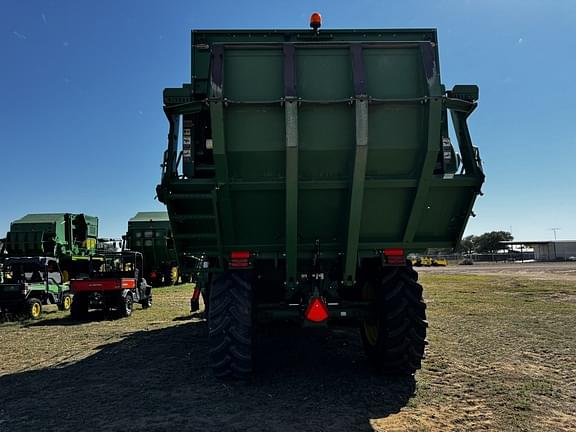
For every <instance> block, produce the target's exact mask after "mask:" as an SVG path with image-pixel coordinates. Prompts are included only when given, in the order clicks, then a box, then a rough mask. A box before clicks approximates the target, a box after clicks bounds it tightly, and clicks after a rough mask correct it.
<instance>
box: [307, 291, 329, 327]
mask: <svg viewBox="0 0 576 432" xmlns="http://www.w3.org/2000/svg"><path fill="white" fill-rule="evenodd" d="M304 316H305V317H306V319H307V320H309V321H312V322H322V321H326V319H328V307H327V306H326V303H324V302H323V301H322V300H321V299H320V298H319V297H314V299H313V300H312V301H311V302H310V304H309V305H308V307H307V308H306V312H305V313H304Z"/></svg>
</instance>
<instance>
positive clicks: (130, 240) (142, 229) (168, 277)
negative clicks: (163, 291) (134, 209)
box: [126, 211, 180, 286]
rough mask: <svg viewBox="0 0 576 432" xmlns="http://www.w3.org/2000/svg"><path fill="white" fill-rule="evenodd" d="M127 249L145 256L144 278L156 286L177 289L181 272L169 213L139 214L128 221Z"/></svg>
mask: <svg viewBox="0 0 576 432" xmlns="http://www.w3.org/2000/svg"><path fill="white" fill-rule="evenodd" d="M126 247H127V248H128V249H129V250H133V251H138V252H140V253H142V255H144V277H145V278H146V280H147V281H148V282H150V283H151V284H152V285H154V286H161V285H174V284H175V283H177V282H178V279H179V276H180V270H179V267H178V259H177V256H176V249H175V248H174V240H173V239H172V231H171V229H170V219H169V218H168V213H167V212H162V211H160V212H138V213H136V215H135V216H134V217H133V218H131V219H130V220H129V221H128V231H127V233H126Z"/></svg>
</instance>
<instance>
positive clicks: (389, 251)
mask: <svg viewBox="0 0 576 432" xmlns="http://www.w3.org/2000/svg"><path fill="white" fill-rule="evenodd" d="M384 255H386V256H404V249H400V248H398V249H384Z"/></svg>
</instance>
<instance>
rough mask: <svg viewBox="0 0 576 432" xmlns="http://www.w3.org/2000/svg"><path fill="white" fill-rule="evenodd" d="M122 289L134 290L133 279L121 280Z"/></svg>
mask: <svg viewBox="0 0 576 432" xmlns="http://www.w3.org/2000/svg"><path fill="white" fill-rule="evenodd" d="M121 283H122V288H128V289H131V288H136V280H134V279H122V281H121Z"/></svg>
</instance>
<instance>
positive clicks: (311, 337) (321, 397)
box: [0, 319, 415, 432]
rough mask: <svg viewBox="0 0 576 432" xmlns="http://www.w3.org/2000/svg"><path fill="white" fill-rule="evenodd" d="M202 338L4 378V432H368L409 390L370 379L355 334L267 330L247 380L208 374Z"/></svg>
mask: <svg viewBox="0 0 576 432" xmlns="http://www.w3.org/2000/svg"><path fill="white" fill-rule="evenodd" d="M63 320H65V319H63ZM63 322H64V321H61V323H60V325H63V324H62V323H63ZM206 335H207V326H206V323H205V322H190V323H186V324H180V325H177V326H174V327H168V328H164V329H160V330H153V331H140V332H137V333H133V334H132V335H130V336H128V337H127V338H125V339H123V340H122V341H120V342H115V343H110V344H107V345H103V346H102V347H101V348H100V350H99V351H98V352H96V353H95V354H93V355H91V356H89V357H87V358H85V359H83V360H80V361H78V362H76V363H71V364H65V365H59V366H58V367H56V368H46V369H42V370H37V371H29V372H23V373H17V374H13V375H5V376H2V377H0V389H2V391H1V392H0V431H15V432H16V431H30V430H35V429H36V430H70V431H78V430H83V431H84V430H98V431H115V430H124V431H140V430H154V431H162V430H184V431H188V430H189V431H228V430H235V431H260V430H262V431H370V430H372V428H371V427H370V423H369V421H370V419H372V418H381V417H386V416H388V415H390V414H392V413H396V412H398V411H399V410H400V409H401V408H402V407H403V406H405V405H406V403H407V402H408V400H409V398H410V397H411V396H412V395H413V393H414V390H415V381H414V378H412V377H410V378H390V377H388V378H387V377H376V376H374V375H373V374H372V373H371V371H370V368H369V367H368V364H367V362H366V361H365V360H364V357H363V354H362V353H361V346H360V343H359V339H360V338H359V337H358V334H357V331H356V330H353V329H333V330H325V331H302V330H300V329H293V328H285V329H270V330H268V331H266V332H265V333H263V334H262V335H260V336H259V337H258V339H257V340H258V343H257V346H256V347H255V358H256V359H257V360H256V364H255V368H256V371H255V375H254V377H253V379H252V380H251V381H250V382H223V381H219V380H217V379H215V378H214V377H213V376H212V374H211V372H210V370H209V365H208V349H209V345H208V340H207V337H206ZM71 337H73V336H71Z"/></svg>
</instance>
